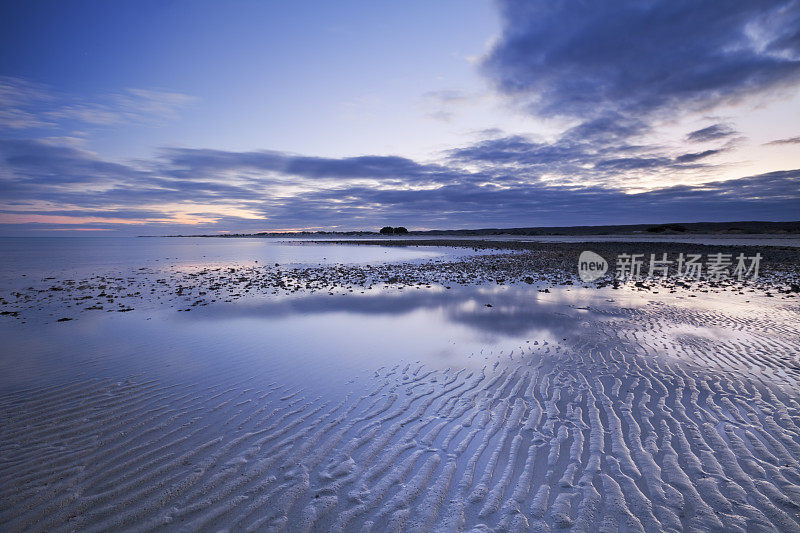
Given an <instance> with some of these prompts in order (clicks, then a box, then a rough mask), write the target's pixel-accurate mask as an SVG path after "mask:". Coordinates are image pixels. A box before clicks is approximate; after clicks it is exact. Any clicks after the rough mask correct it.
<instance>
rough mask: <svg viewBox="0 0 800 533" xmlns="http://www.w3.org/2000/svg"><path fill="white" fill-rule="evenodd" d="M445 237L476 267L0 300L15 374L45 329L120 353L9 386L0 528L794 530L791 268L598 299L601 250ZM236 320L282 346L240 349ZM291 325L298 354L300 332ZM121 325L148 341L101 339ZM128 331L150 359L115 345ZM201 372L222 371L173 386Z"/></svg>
mask: <svg viewBox="0 0 800 533" xmlns="http://www.w3.org/2000/svg"><path fill="white" fill-rule="evenodd" d="M393 244H395V245H400V244H402V243H393ZM414 245H420V243H419V242H415V243H414ZM436 245H437V246H458V247H465V246H466V247H467V248H465V250H467V251H469V252H471V253H469V254H464V255H460V256H457V257H456V256H447V257H443V258H440V259H424V258H423V259H418V260H414V261H404V262H371V263H369V264H365V263H361V264H352V263H339V264H317V265H286V264H284V265H282V264H280V263H279V264H277V265H275V264H271V265H258V264H253V263H252V262H250V263H245V262H242V263H241V264H234V263H230V262H229V263H228V264H225V265H215V266H213V267H206V266H203V265H202V264H199V265H198V264H190V265H186V264H166V265H163V266H160V267H158V268H156V267H153V266H148V267H140V268H143V270H138V269H133V270H131V271H125V272H122V271H112V272H99V273H96V274H94V275H92V276H85V277H80V278H79V277H75V278H66V277H65V278H56V279H37V280H31V281H30V285H28V286H26V287H20V288H17V289H14V290H13V291H3V293H2V302H0V304H1V305H2V307H1V308H2V311H3V312H7V314H6V315H5V316H2V317H0V319H2V320H3V321H4V324H3V327H5V328H11V327H13V328H16V329H14V331H15V332H17V333H16V334H15V338H19V339H23V340H25V342H26V344H24V345H23V344H19V345H16V344H14V343H13V342H11V341H9V342H8V343H7V347H8V350H12V349H13V350H14V351H15V352H17V353H13V354H11V353H7V354H6V355H5V356H4V361H3V362H4V364H13V363H14V358H19V359H24V358H26V357H28V356H32V355H33V352H34V351H35V349H34V348H33V346H35V344H36V343H35V342H34V340H33V339H32V338H31V337H34V336H41V338H42V339H45V340H40V341H38V342H44V343H48V342H49V343H50V344H55V343H59V345H60V346H66V344H65V343H64V339H67V338H74V339H76V340H75V348H73V349H74V350H75V351H76V352H79V351H80V350H82V349H83V350H88V349H89V348H88V347H89V346H95V347H94V348H91V350H93V351H96V352H101V351H103V350H102V349H98V348H97V347H96V345H93V344H91V343H90V342H89V340H88V339H91V338H93V337H91V335H96V336H97V338H99V339H100V346H101V348H102V346H103V345H102V339H107V345H106V346H105V348H104V350H105V352H107V353H94V355H93V357H92V358H88V359H86V360H84V361H82V362H81V364H80V365H79V366H80V368H72V367H71V366H70V360H66V361H64V360H59V361H56V360H55V356H50V357H51V358H53V361H48V360H47V358H46V357H45V358H44V359H43V361H42V362H41V363H37V364H39V365H40V366H41V367H42V370H44V367H46V366H48V365H49V366H52V367H53V368H58V370H57V371H54V375H53V376H51V377H50V378H49V379H48V382H47V383H46V384H45V383H40V384H38V385H37V384H36V381H37V379H39V378H37V377H36V375H35V368H36V367H34V369H33V371H32V372H27V373H26V374H25V376H24V377H25V379H23V380H21V381H20V382H19V383H21V384H17V385H13V386H6V387H5V390H6V392H5V393H4V394H3V395H2V396H0V413H1V414H2V421H3V423H2V429H0V479H1V480H2V483H0V487H2V488H0V491H2V492H0V498H2V501H3V502H4V504H3V506H2V510H0V527H1V528H2V529H3V530H9V531H18V530H42V531H51V530H89V531H104V530H109V529H113V530H117V529H127V530H137V531H143V530H153V529H162V528H167V529H173V530H187V531H189V530H192V531H194V530H209V531H212V530H213V531H217V530H220V529H234V530H284V531H310V530H315V531H316V530H319V531H365V530H366V531H369V530H372V531H387V530H409V531H454V530H464V531H466V530H473V529H476V528H477V529H484V530H489V529H491V530H498V531H507V530H511V531H559V530H565V529H568V530H571V531H617V530H625V531H659V530H667V531H669V530H671V531H679V530H698V531H800V403H798V402H800V392H799V391H800V386H798V379H800V348H798V347H799V346H800V320H798V318H800V316H799V315H800V306H798V303H800V299H799V298H798V294H797V291H796V290H795V286H796V285H797V283H798V267H799V266H800V265H798V258H797V255H796V253H794V252H792V251H791V250H788V249H787V250H784V249H780V248H776V249H773V250H771V251H766V252H765V249H763V248H762V249H759V250H758V251H759V252H760V253H761V254H762V255H763V256H764V259H763V261H762V278H761V279H760V280H758V281H757V282H744V283H741V282H733V281H731V282H728V281H724V280H723V281H709V280H701V281H697V282H692V283H684V282H678V281H677V280H676V279H674V278H668V279H667V280H663V281H659V282H641V283H639V284H638V285H637V284H636V283H635V282H628V283H623V284H615V283H614V282H613V280H612V279H611V277H610V276H607V277H606V278H604V279H601V280H600V281H598V282H593V283H591V284H584V283H581V282H580V280H578V278H577V275H576V274H577V272H576V270H575V265H576V262H577V254H578V253H579V252H580V250H581V249H586V247H583V246H582V245H575V244H572V243H547V244H541V243H537V244H531V243H516V244H505V245H498V243H496V242H486V243H475V242H473V241H470V242H469V243H468V244H467V243H464V242H460V241H454V242H448V243H444V244H443V243H442V241H437V242H436ZM304 246H314V245H313V244H308V245H304ZM341 246H343V247H345V246H349V245H345V244H342V245H341ZM692 246H697V247H698V248H697V249H698V250H701V251H702V253H710V252H715V251H717V249H715V248H710V247H705V246H703V247H700V246H699V245H688V248H692ZM651 247H652V248H651ZM678 247H680V251H683V252H693V250H694V249H689V250H687V245H680V246H678V245H676V248H675V251H677V249H678ZM656 248H658V249H657V250H656ZM476 249H477V251H476ZM588 249H592V250H595V251H597V252H599V253H600V254H602V255H604V257H612V256H614V255H615V254H616V253H621V250H622V251H628V250H631V251H636V253H647V254H649V253H650V252H651V249H652V251H653V253H660V252H672V251H673V250H671V249H665V247H664V245H663V244H662V243H657V244H649V245H644V244H641V243H624V244H611V243H602V244H599V243H592V244H591V245H588ZM724 251H726V252H733V253H738V252H739V251H744V252H745V253H746V254H747V255H750V252H752V251H753V249H749V248H742V247H732V248H726V249H725V250H724ZM629 253H630V252H629ZM87 297H88V298H87ZM98 307H101V309H97V308H98ZM128 309H130V311H128ZM187 310H188V311H190V312H188V314H187ZM109 311H113V314H108V313H109ZM120 313H122V314H120ZM237 314H241V315H246V317H247V318H246V320H247V322H245V323H244V324H245V325H244V326H242V327H244V328H251V329H258V328H268V327H273V328H274V332H273V331H271V332H270V333H269V338H270V339H277V338H279V339H283V340H282V342H284V344H276V345H275V346H278V347H279V348H274V347H271V348H266V347H265V344H264V342H263V339H264V337H256V338H255V340H253V342H252V345H250V346H249V349H248V350H249V351H246V350H244V349H242V344H241V343H242V342H243V341H242V340H241V337H242V336H243V333H242V332H243V330H242V329H241V328H240V329H234V328H233V326H232V325H231V324H232V323H234V322H232V321H236V320H239V319H238V318H237ZM221 316H223V317H225V318H224V321H222V322H220V317H221ZM380 316H385V317H386V321H384V322H377V321H371V320H374V319H375V317H380ZM178 317H182V318H180V320H181V321H183V322H179V321H178V320H179V319H178ZM335 317H342V318H341V319H335ZM364 317H366V318H364ZM62 318H69V319H71V320H68V321H63V322H58V320H59V319H62ZM149 318H153V321H148V319H149ZM242 320H244V319H242ZM290 320H294V321H296V323H297V324H299V325H300V326H299V327H301V328H302V325H303V324H305V325H307V329H306V330H305V334H306V335H307V336H308V338H307V339H306V340H305V341H304V340H303V338H302V337H301V338H299V339H298V338H297V336H299V335H302V332H303V329H298V330H297V331H299V332H300V333H298V334H293V335H292V337H291V339H289V337H281V334H282V333H281V332H287V331H292V330H291V327H292V326H291V323H292V322H290ZM336 320H339V321H336ZM115 321H116V323H119V324H124V325H126V327H127V326H130V328H131V329H130V330H121V331H123V333H117V334H114V338H110V337H111V334H109V333H108V332H107V330H106V329H103V328H108V327H110V325H113V324H114V323H115ZM225 321H227V322H225ZM154 322H155V323H154ZM162 323H163V327H164V328H165V330H166V331H167V333H161V335H165V337H159V333H158V331H159V330H158V327H159V326H160V325H161V324H162ZM181 323H186V324H189V323H190V324H192V327H195V328H197V327H199V328H202V329H203V330H204V331H207V332H208V335H209V336H217V337H218V338H219V339H220V343H219V345H213V346H212V345H210V343H208V341H207V339H206V337H203V338H199V335H198V333H197V330H196V329H186V330H182V329H181V327H182V326H181V325H180V324H181ZM236 323H237V324H238V322H236ZM332 323H333V324H336V325H335V326H334V327H333V329H335V330H337V331H325V327H326V324H332ZM426 323H430V324H431V329H429V330H427V329H425V324H426ZM269 324H274V326H269ZM187 327H188V326H187ZM214 328H218V329H219V331H218V332H217V331H216V330H215V329H214ZM376 328H377V329H378V331H374V329H376ZM381 328H383V330H381ZM439 329H444V330H445V331H446V334H444V335H443V336H442V337H441V339H440V338H437V337H436V333H435V332H436V331H438V330H439ZM8 331H11V330H8ZM109 331H110V330H109ZM124 331H127V332H124ZM170 331H171V332H172V333H169V332H170ZM381 331H383V332H384V333H382V332H381ZM467 331H468V332H471V333H470V334H468V333H466V332H467ZM48 332H49V333H48ZM48 335H53V337H49V338H50V340H49V341H47V340H46V339H47V338H48ZM168 335H169V336H168ZM315 335H318V336H319V337H320V339H319V340H316V339H315V338H314V337H315ZM337 335H340V336H341V337H337ZM414 335H421V336H423V337H425V338H424V339H422V340H421V341H419V342H420V343H419V344H414V343H413V342H412V339H411V337H413V336H414ZM470 335H471V336H470ZM127 336H129V337H130V338H131V339H134V338H135V339H138V342H139V344H136V347H135V350H133V351H134V353H139V354H140V357H141V360H140V361H131V360H130V357H129V356H128V355H127V354H122V353H121V352H120V351H119V350H118V349H116V348H115V341H116V342H117V343H124V342H128V341H130V339H128V338H127ZM406 337H407V339H406V340H404V339H405V338H406ZM473 337H474V338H473ZM8 338H9V339H11V337H10V336H9V337H8ZM168 338H174V339H179V340H176V341H175V345H176V346H180V347H182V350H177V349H176V348H175V347H172V348H169V346H168V345H169V341H165V340H164V339H168ZM193 338H196V339H198V343H199V344H200V345H198V346H192V344H191V342H192V339H193ZM337 339H340V340H338V341H337ZM345 339H346V342H347V343H348V344H347V349H346V350H343V351H344V352H345V353H342V354H337V353H336V350H335V349H334V344H335V343H337V342H340V343H342V344H344V343H345ZM359 339H360V340H359ZM366 339H373V340H375V339H377V340H376V342H369V343H367V342H366ZM447 339H449V340H447ZM476 339H477V340H476ZM290 340H291V341H292V342H296V343H297V346H296V347H294V348H292V347H291V343H290V342H289V341H290ZM381 342H383V345H384V348H383V351H384V352H385V354H384V355H383V356H381V354H380V353H377V351H380V350H381V348H380V347H381ZM404 343H407V344H404ZM445 344H447V346H446V347H447V356H446V357H442V356H440V355H437V354H438V353H440V352H441V351H442V349H443V348H444V347H445V346H444V345H445ZM304 345H306V346H313V347H314V349H313V353H311V354H306V353H305V352H304V351H303V349H302V347H303V346H304ZM16 346H24V347H23V348H20V349H17V348H16ZM280 346H283V348H280ZM325 346H329V348H328V349H327V350H326V349H325ZM81 347H83V348H81ZM63 349H64V350H65V351H66V350H67V348H66V347H65V348H63ZM159 350H164V352H163V353H159ZM292 350H294V351H292ZM26 351H27V352H30V353H23V352H26ZM51 351H53V353H57V352H58V350H57V349H54V348H52V346H51ZM282 351H283V353H281V352H282ZM348 351H351V352H359V353H358V354H357V357H356V354H352V355H348V354H347V353H346V352H348ZM266 352H269V353H266ZM326 352H327V353H326ZM292 354H293V355H292ZM204 357H208V358H209V360H211V359H213V360H214V361H215V362H216V363H217V364H215V366H213V367H212V366H210V365H209V367H208V368H200V369H194V370H193V371H192V372H188V371H182V370H181V369H182V368H184V369H189V368H191V367H192V365H191V361H201V360H204V359H203V358H204ZM337 357H338V358H340V359H339V360H337V359H336V358H337ZM348 357H352V358H355V359H356V361H355V362H353V363H352V364H353V367H352V369H350V368H349V367H348V366H347V364H346V362H347V360H348ZM264 358H271V359H270V361H268V362H265V361H264V360H263V359H264ZM220 359H222V364H220V363H219V360H220ZM72 361H73V362H74V359H72ZM373 361H374V362H373ZM9 362H10V363H9ZM159 362H160V364H161V365H162V366H166V365H167V364H175V365H176V366H177V367H178V368H177V369H176V371H175V372H174V373H172V374H169V373H165V372H157V371H156V370H157V369H158V367H159ZM57 365H62V366H61V367H58V366H57ZM326 365H329V366H330V370H326V368H328V367H326ZM72 366H75V365H74V364H73V365H72ZM356 368H357V369H358V370H356ZM337 369H338V370H337ZM161 370H163V369H161ZM42 375H44V372H43V373H42ZM325 383H327V384H325Z"/></svg>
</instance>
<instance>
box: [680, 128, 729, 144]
mask: <svg viewBox="0 0 800 533" xmlns="http://www.w3.org/2000/svg"><path fill="white" fill-rule="evenodd" d="M731 135H736V130H734V129H733V128H732V127H731V126H730V125H728V124H712V125H711V126H708V127H707V128H703V129H699V130H695V131H693V132H691V133H689V134H688V135H687V136H686V140H687V141H691V142H707V141H716V140H719V139H724V138H726V137H730V136H731Z"/></svg>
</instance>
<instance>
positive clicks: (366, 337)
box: [0, 238, 749, 391]
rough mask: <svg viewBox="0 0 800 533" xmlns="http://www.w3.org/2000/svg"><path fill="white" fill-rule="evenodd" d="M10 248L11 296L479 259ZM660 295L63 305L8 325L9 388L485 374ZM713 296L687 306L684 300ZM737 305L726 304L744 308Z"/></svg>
mask: <svg viewBox="0 0 800 533" xmlns="http://www.w3.org/2000/svg"><path fill="white" fill-rule="evenodd" d="M0 247H1V248H2V257H3V263H2V269H1V270H0V275H2V279H3V280H4V281H3V286H2V290H3V291H7V290H9V289H11V288H13V287H14V286H15V285H17V284H26V283H29V282H30V281H31V280H37V279H41V278H42V277H44V276H56V277H57V278H59V279H60V278H63V277H67V278H71V277H78V276H81V275H83V274H87V273H91V274H115V275H125V274H126V273H127V272H131V271H133V270H135V269H138V268H142V267H145V266H147V267H151V268H158V267H159V266H162V267H164V268H165V269H166V268H175V267H176V266H178V267H184V266H185V267H195V266H197V265H226V264H228V265H243V264H254V263H255V262H260V263H280V264H281V265H284V264H286V265H292V264H319V263H348V264H352V263H373V264H374V263H376V262H379V261H389V262H398V261H428V260H433V259H442V258H447V257H452V256H455V255H463V254H467V253H473V252H471V251H465V250H454V249H447V248H434V247H420V248H394V247H393V248H381V247H372V246H355V245H353V246H350V245H332V244H331V245H326V244H322V245H320V244H311V243H305V244H300V243H296V242H295V243H287V242H279V241H274V240H265V239H229V240H228V239H202V238H200V239H144V238H142V239H136V238H129V239H104V238H86V239H79V238H76V239H70V238H65V239H2V240H0ZM22 274H25V277H22ZM664 296H666V295H661V297H662V298H663V297H664ZM742 298H745V297H744V296H743V297H742ZM748 298H749V297H748ZM654 300H657V297H656V296H654V295H641V294H635V293H632V292H627V291H612V290H610V289H609V290H595V289H580V288H577V287H573V288H560V289H555V288H551V292H550V293H542V292H539V291H538V288H537V287H535V286H527V285H526V286H494V285H480V286H463V287H462V286H459V287H453V289H452V290H445V289H443V288H442V287H441V286H436V285H434V286H432V287H431V288H424V287H423V288H413V287H411V288H409V287H407V288H406V289H405V290H385V289H374V290H369V291H366V293H364V294H361V293H360V291H356V292H354V293H350V294H346V295H344V294H337V295H335V296H330V295H328V294H326V293H316V294H303V293H302V292H299V293H297V294H293V295H291V296H288V295H284V296H281V295H264V296H261V297H254V298H249V299H246V300H240V301H237V302H234V303H227V304H226V303H216V304H212V305H210V306H208V307H202V308H196V309H195V310H193V312H191V313H179V312H176V310H175V309H174V308H171V307H166V306H163V307H159V306H158V305H157V304H156V305H155V306H152V305H151V306H142V308H137V309H136V310H135V311H133V312H130V313H124V314H119V313H104V312H85V313H81V314H78V315H76V316H75V320H73V321H70V322H65V323H56V322H55V318H57V317H59V316H63V315H64V314H69V312H68V311H65V310H63V309H62V310H53V312H52V318H51V320H49V321H48V322H47V323H42V322H41V320H39V321H37V320H29V321H28V322H26V323H22V322H21V321H20V320H18V319H14V318H11V317H7V316H3V317H0V337H1V338H2V339H3V345H2V348H0V390H10V389H18V388H25V387H30V386H35V385H41V384H46V383H51V382H53V383H57V382H64V381H69V380H72V379H75V378H76V377H113V378H115V379H117V378H120V379H121V378H125V377H127V376H131V375H145V376H148V377H155V378H159V379H174V380H178V381H180V380H187V379H192V380H194V379H196V380H199V381H204V380H212V381H213V380H214V379H216V378H218V377H219V376H221V375H223V374H226V373H227V374H235V375H236V376H241V377H252V376H265V377H269V378H270V379H271V380H273V379H280V380H282V381H283V382H289V383H298V384H304V385H313V386H314V387H315V388H316V389H317V390H320V391H324V390H328V389H336V388H342V387H349V386H351V384H352V381H353V380H354V379H356V378H357V376H359V375H362V374H364V373H365V372H366V374H369V373H371V372H374V370H375V369H378V368H380V367H383V366H387V365H388V366H392V365H396V364H400V363H415V362H421V363H424V364H426V365H428V366H430V367H433V368H439V369H444V368H448V367H457V368H461V367H478V368H479V367H482V366H484V365H494V364H495V363H498V362H503V363H507V362H514V361H515V359H514V358H515V357H516V358H517V360H519V358H520V357H522V356H523V355H525V354H530V353H531V352H532V351H544V352H550V351H555V350H557V349H561V347H564V346H567V345H569V344H570V343H571V342H572V341H573V340H574V338H575V332H576V331H578V330H579V329H580V327H581V325H582V324H586V323H587V321H589V320H591V319H595V318H597V315H596V312H597V311H598V310H601V311H602V310H604V309H614V310H617V311H619V309H620V308H622V309H623V310H624V309H631V308H636V307H641V306H645V305H648V304H649V303H651V302H653V301H654ZM706 300H707V299H704V300H703V301H698V300H685V299H684V301H683V303H682V304H681V305H685V306H686V305H694V306H697V305H698V304H701V305H702V304H703V303H704V302H705V301H706ZM737 302H738V301H737ZM737 302H733V303H732V304H731V303H726V300H721V301H719V302H717V303H715V304H714V305H715V306H717V308H720V306H725V305H728V306H729V307H730V308H735V307H736V305H739V304H738V303H737ZM487 304H489V305H490V306H491V307H489V306H487ZM731 306H732V307H731ZM137 307H138V306H137ZM534 347H535V348H534Z"/></svg>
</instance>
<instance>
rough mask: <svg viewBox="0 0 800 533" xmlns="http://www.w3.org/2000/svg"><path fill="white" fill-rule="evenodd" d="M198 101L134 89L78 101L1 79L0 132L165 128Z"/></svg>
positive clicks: (23, 82)
mask: <svg viewBox="0 0 800 533" xmlns="http://www.w3.org/2000/svg"><path fill="white" fill-rule="evenodd" d="M196 101H197V98H195V97H193V96H189V95H185V94H181V93H176V92H166V91H156V90H150V89H139V88H131V89H124V90H122V91H119V92H112V93H106V94H98V95H94V96H90V97H81V98H78V97H75V96H72V95H67V94H62V93H57V92H56V91H53V90H52V89H51V88H49V87H47V86H46V85H43V84H37V83H33V82H30V81H28V80H24V79H22V78H15V77H9V76H0V130H2V129H6V130H36V129H38V130H40V129H68V128H70V127H71V126H72V125H73V124H72V123H74V122H77V123H79V124H84V125H90V126H111V125H118V124H130V123H136V124H156V125H157V124H163V123H164V122H166V121H169V120H174V119H175V118H177V117H178V115H179V113H180V111H181V110H182V109H185V108H186V107H188V106H190V105H192V104H193V103H195V102H196Z"/></svg>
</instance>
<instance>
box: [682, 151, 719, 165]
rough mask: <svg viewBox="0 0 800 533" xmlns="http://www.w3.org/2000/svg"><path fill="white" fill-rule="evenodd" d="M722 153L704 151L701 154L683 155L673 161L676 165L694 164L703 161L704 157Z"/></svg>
mask: <svg viewBox="0 0 800 533" xmlns="http://www.w3.org/2000/svg"><path fill="white" fill-rule="evenodd" d="M722 151H723V150H704V151H702V152H694V153H691V154H683V155H679V156H678V157H676V158H675V161H677V162H678V163H694V162H695V161H699V160H700V159H705V158H706V157H709V156H712V155H715V154H718V153H720V152H722Z"/></svg>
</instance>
